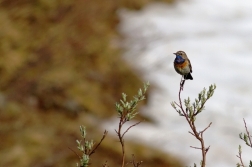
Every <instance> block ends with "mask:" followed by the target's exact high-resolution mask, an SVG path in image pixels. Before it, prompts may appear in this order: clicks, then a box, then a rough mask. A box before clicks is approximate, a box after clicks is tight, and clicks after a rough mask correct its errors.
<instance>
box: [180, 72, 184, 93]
mask: <svg viewBox="0 0 252 167" xmlns="http://www.w3.org/2000/svg"><path fill="white" fill-rule="evenodd" d="M184 84H185V79H183V75H182V77H181V81H180V89H181V90H183V88H184Z"/></svg>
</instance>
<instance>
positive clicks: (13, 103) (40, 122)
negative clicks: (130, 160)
mask: <svg viewBox="0 0 252 167" xmlns="http://www.w3.org/2000/svg"><path fill="white" fill-rule="evenodd" d="M149 1H152V0H140V1H135V0H121V1H114V0H106V1H104V0H75V1H71V0H54V1H53V0H11V1H10V0H1V1H0V22H1V26H0V36H1V38H0V40H1V45H0V54H1V56H0V76H1V79H0V90H1V91H0V110H1V111H0V122H1V125H0V138H1V142H0V150H1V151H0V166H20V167H27V166H33V167H44V166H47V167H53V166H55V167H56V166H75V162H77V161H78V157H76V155H75V154H74V153H73V152H72V151H70V150H69V149H68V147H70V148H73V149H75V148H76V143H75V140H76V139H77V138H79V131H78V127H79V125H82V124H84V125H85V126H87V127H88V128H87V131H88V133H89V134H90V136H89V137H90V138H93V139H98V138H100V136H101V135H102V131H100V130H99V129H98V128H97V127H99V125H97V124H99V122H100V120H102V119H105V118H108V117H110V116H111V115H115V114H116V112H115V109H114V103H115V102H116V101H117V100H118V99H119V98H120V95H121V92H127V94H128V95H132V94H133V92H135V91H136V90H137V89H138V88H139V87H140V85H141V84H142V81H140V79H139V78H138V77H137V76H136V75H135V74H134V73H133V72H132V71H131V70H130V69H129V68H128V67H127V65H125V63H124V62H123V61H122V60H121V57H120V50H119V49H118V48H117V46H116V45H115V43H116V42H117V41H118V40H120V37H119V35H118V34H117V32H116V26H117V24H118V22H119V20H118V18H117V15H116V10H117V9H118V8H121V7H127V8H131V9H139V8H141V7H142V6H143V5H145V4H146V3H148V2H149ZM167 1H169V0H167ZM109 133H110V135H111V134H112V133H114V132H109ZM117 142H118V141H116V140H115V139H113V138H106V140H105V141H104V143H103V144H102V146H101V147H100V148H99V150H98V151H97V153H96V154H95V155H94V156H93V164H92V165H91V166H101V164H102V163H104V162H105V160H107V161H108V164H109V165H110V166H111V167H112V166H118V162H119V160H120V158H118V157H119V156H120V154H119V153H118V152H120V145H118V147H114V146H115V145H116V143H117ZM130 145H131V147H129V148H128V149H129V150H130V151H128V152H130V154H129V155H127V156H128V157H130V156H131V152H132V153H133V152H134V153H135V155H136V158H139V159H141V160H143V161H144V162H145V165H144V166H166V167H167V166H169V165H168V164H172V165H171V166H173V167H174V166H178V165H175V163H176V162H174V161H169V158H168V156H167V155H165V154H162V153H156V152H154V151H153V150H151V149H149V148H145V147H144V146H139V145H138V146H136V145H133V144H130ZM165 159H166V160H165Z"/></svg>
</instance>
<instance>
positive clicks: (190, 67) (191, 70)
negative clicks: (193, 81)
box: [188, 59, 192, 72]
mask: <svg viewBox="0 0 252 167" xmlns="http://www.w3.org/2000/svg"><path fill="white" fill-rule="evenodd" d="M188 61H189V67H190V72H192V65H191V62H190V60H189V59H188Z"/></svg>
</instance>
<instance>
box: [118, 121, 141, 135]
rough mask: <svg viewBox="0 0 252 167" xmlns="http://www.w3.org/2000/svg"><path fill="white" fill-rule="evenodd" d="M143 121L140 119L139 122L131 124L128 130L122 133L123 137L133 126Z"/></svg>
mask: <svg viewBox="0 0 252 167" xmlns="http://www.w3.org/2000/svg"><path fill="white" fill-rule="evenodd" d="M141 122H142V121H139V122H137V123H135V124H133V125H131V126H130V127H128V128H127V130H126V131H125V132H124V133H123V134H122V137H123V136H124V135H125V134H126V133H127V132H128V131H129V130H130V129H131V128H132V127H134V126H136V125H138V124H140V123H141Z"/></svg>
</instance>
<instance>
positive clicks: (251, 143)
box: [243, 118, 252, 147]
mask: <svg viewBox="0 0 252 167" xmlns="http://www.w3.org/2000/svg"><path fill="white" fill-rule="evenodd" d="M243 121H244V125H245V129H246V133H247V135H248V138H249V143H250V147H252V142H251V136H250V134H249V131H248V128H247V124H246V121H245V119H244V118H243Z"/></svg>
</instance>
